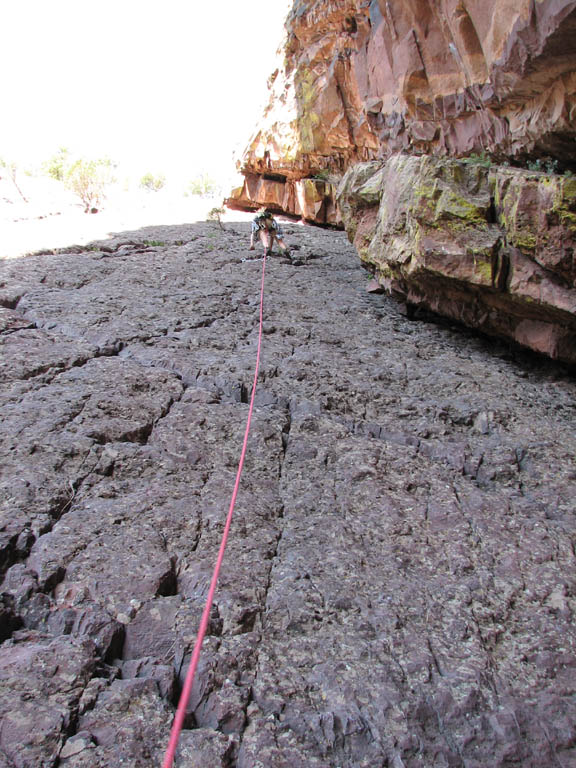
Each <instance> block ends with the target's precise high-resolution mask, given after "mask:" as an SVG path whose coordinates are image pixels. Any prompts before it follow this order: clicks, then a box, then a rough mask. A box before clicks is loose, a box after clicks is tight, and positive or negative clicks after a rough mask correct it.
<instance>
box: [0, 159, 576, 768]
mask: <svg viewBox="0 0 576 768" xmlns="http://www.w3.org/2000/svg"><path fill="white" fill-rule="evenodd" d="M372 170H373V168H372ZM359 172H360V171H359ZM371 178H372V175H371V174H366V175H365V181H366V185H367V186H366V190H367V191H366V194H367V195H368V197H369V198H370V199H373V200H375V199H376V198H377V187H376V186H374V185H372V188H371V191H370V183H369V182H370V179H371ZM499 184H500V187H499V189H500V194H501V198H502V200H503V201H506V200H510V199H511V198H509V195H511V194H512V193H513V190H512V189H511V188H510V185H508V186H506V185H505V184H504V181H501V182H499ZM483 199H484V198H483V197H482V195H478V206H479V208H480V209H481V208H482V206H483V203H482V200H483ZM502 205H503V209H506V210H508V209H509V208H510V206H509V205H508V204H507V203H506V202H503V204H502ZM512 209H514V206H511V208H510V210H512ZM507 215H509V216H510V215H511V214H507ZM514 221H515V224H514V227H515V231H516V232H517V237H518V239H519V240H521V239H522V237H523V226H524V224H523V220H522V219H519V218H518V216H516V218H515V219H514ZM226 227H227V228H226V230H225V231H224V232H220V231H219V229H218V227H217V226H216V225H210V224H191V225H186V226H182V227H164V228H149V229H146V230H142V231H139V232H131V233H126V235H122V236H118V237H116V238H115V239H111V240H108V241H103V242H101V243H97V244H94V245H93V246H92V247H91V248H90V249H88V250H82V249H76V250H74V249H70V251H69V252H66V253H45V254H41V255H33V256H29V257H26V258H22V259H11V260H7V261H3V262H0V273H1V274H0V285H1V291H2V294H1V298H0V303H1V304H2V305H3V307H4V309H3V311H2V313H1V315H0V318H1V321H2V325H0V342H1V343H2V344H3V345H4V349H9V350H10V352H9V358H7V360H8V362H7V363H5V362H4V357H3V358H2V360H3V363H4V365H3V366H2V369H1V373H2V379H1V382H0V407H1V414H2V418H1V420H0V445H1V446H2V448H1V451H2V456H1V461H0V473H1V482H2V531H1V533H2V539H1V540H0V547H1V552H2V560H1V565H2V571H3V573H4V580H3V582H2V586H1V589H0V592H1V593H2V602H1V611H0V620H1V621H2V634H0V639H1V640H2V644H1V645H0V688H1V689H2V691H1V692H2V695H1V696H0V700H1V701H2V706H1V707H0V718H1V720H2V722H1V726H0V741H1V744H0V747H1V751H0V764H2V765H6V766H10V765H14V766H19V767H20V766H21V767H22V768H36V767H38V768H40V767H41V766H42V767H44V766H49V765H56V764H58V765H62V766H67V767H68V768H93V767H94V766H101V768H104V766H111V765H120V764H121V765H125V766H133V767H134V768H136V767H138V768H143V767H144V766H146V767H148V766H156V765H159V764H160V763H161V760H162V754H163V751H164V749H165V747H166V745H167V741H168V734H169V728H170V723H171V719H172V716H173V712H174V703H175V700H176V695H177V692H178V690H179V687H180V685H181V683H182V681H183V679H184V675H185V673H186V668H187V664H188V661H189V658H190V654H191V648H192V644H193V640H194V637H195V632H196V629H197V626H198V621H199V617H200V614H201V611H202V608H203V604H204V599H205V595H206V591H207V587H208V581H209V578H210V574H211V569H212V566H213V562H214V558H215V554H216V551H217V548H218V545H219V539H220V535H221V532H222V528H223V521H224V517H225V515H226V512H227V509H228V505H229V501H230V496H231V492H232V487H233V483H234V477H235V472H236V466H237V461H238V457H239V454H240V449H241V443H242V436H243V432H244V424H245V418H246V413H247V401H248V397H249V390H250V386H251V382H252V378H253V365H254V358H255V351H256V342H257V335H258V334H257V320H258V299H259V285H260V271H261V266H262V262H261V261H259V260H257V259H254V258H253V256H254V253H253V252H250V251H249V250H248V240H249V225H248V224H246V223H234V224H233V225H226ZM285 229H286V231H287V241H288V243H289V244H290V245H291V246H293V254H294V256H295V257H296V259H295V263H293V264H291V263H289V262H288V261H287V260H286V259H284V258H282V257H279V256H276V255H275V256H273V257H272V258H271V259H270V260H269V262H268V265H267V275H266V299H265V308H264V329H263V330H264V333H263V351H262V360H261V372H260V377H259V384H258V391H257V396H256V407H255V412H254V419H253V426H252V434H251V437H250V441H249V448H248V454H247V459H246V465H245V471H244V475H243V478H242V483H241V486H240V494H239V497H238V502H237V506H236V513H235V519H234V522H233V526H232V535H231V539H230V542H229V547H228V550H227V553H226V558H225V561H224V566H223V570H222V574H221V579H220V583H219V587H218V591H217V596H216V602H215V606H214V608H213V611H212V614H211V618H210V627H209V633H208V637H207V639H206V643H205V646H204V649H203V654H202V657H201V660H200V665H199V669H198V677H197V680H196V683H195V686H194V689H193V691H192V696H191V700H190V704H189V708H188V716H187V718H186V722H185V726H186V727H185V730H184V732H183V736H182V739H181V743H180V747H179V753H178V757H177V761H176V765H179V766H182V767H183V766H214V767H215V768H231V766H236V767H237V768H263V767H264V766H266V768H288V766H289V767H290V768H294V767H297V766H302V768H304V766H306V767H307V768H308V767H309V766H312V767H313V768H329V767H330V768H336V767H337V766H340V768H344V767H345V768H368V767H370V768H373V766H385V765H389V766H394V768H399V767H400V766H404V767H405V768H416V767H417V766H422V765H425V766H429V767H430V768H441V767H444V766H448V765H449V766H466V768H485V766H488V765H490V766H494V768H504V767H505V766H509V765H514V764H516V765H522V766H531V767H532V768H549V766H552V765H557V766H563V767H564V768H568V766H570V765H572V764H574V762H575V761H576V728H575V726H574V723H575V722H576V711H575V704H574V701H575V692H576V656H575V653H574V641H575V632H574V610H575V602H574V594H575V589H576V578H575V573H576V572H575V560H576V558H575V556H574V517H575V514H576V509H575V504H574V499H575V498H576V473H575V467H574V455H575V452H576V440H575V436H574V416H575V408H576V386H575V383H574V379H573V377H572V376H571V374H570V372H569V371H568V370H566V369H564V368H563V367H562V366H561V365H559V364H557V363H553V362H543V361H542V359H541V358H535V357H532V356H530V355H528V354H524V353H520V352H518V351H514V350H512V349H509V348H507V347H506V346H505V345H502V344H500V343H498V342H493V341H486V340H485V339H484V338H480V337H475V336H473V335H472V334H470V333H466V332H463V331H461V330H458V329H457V328H453V327H450V326H449V325H447V324H444V325H442V324H439V323H437V322H432V318H430V317H426V316H424V318H423V320H422V322H419V323H414V322H412V321H410V320H409V319H408V318H407V317H405V316H403V315H402V314H401V313H400V312H399V309H398V305H397V304H396V303H395V302H393V301H392V300H391V299H390V298H389V297H387V296H386V295H377V294H374V293H369V292H368V291H367V290H366V288H367V286H368V285H369V279H370V277H371V276H370V275H368V273H367V272H366V271H365V270H363V269H362V267H361V265H359V264H358V262H357V257H356V255H355V253H354V250H353V248H352V247H351V246H350V244H349V243H348V242H347V240H346V236H345V235H344V234H343V233H338V232H329V231H326V230H318V229H313V228H310V227H306V226H297V225H293V224H290V223H285ZM544 234H545V236H546V237H550V238H553V237H556V235H555V234H554V232H552V230H550V232H548V233H544ZM543 236H544V235H543ZM150 242H155V243H158V245H156V246H153V247H150V245H149V243H150ZM160 243H162V244H160ZM550 253H552V251H550ZM546 264H547V266H546V268H547V269H548V268H550V262H546ZM557 268H558V269H559V270H565V269H566V265H565V264H564V262H562V263H560V262H559V263H558V264H557Z"/></svg>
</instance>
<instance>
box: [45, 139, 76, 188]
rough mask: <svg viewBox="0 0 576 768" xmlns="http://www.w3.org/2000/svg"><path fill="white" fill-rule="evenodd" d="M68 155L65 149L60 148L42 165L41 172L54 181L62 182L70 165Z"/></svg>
mask: <svg viewBox="0 0 576 768" xmlns="http://www.w3.org/2000/svg"><path fill="white" fill-rule="evenodd" d="M70 162H71V161H70V153H69V151H68V150H67V149H66V147H60V149H59V150H58V152H56V153H55V154H53V155H52V157H51V158H50V159H49V160H47V161H46V162H45V163H44V164H43V165H42V171H43V172H44V173H45V174H46V175H47V176H50V177H51V178H53V179H56V181H64V180H65V178H66V174H67V172H68V168H69V165H70Z"/></svg>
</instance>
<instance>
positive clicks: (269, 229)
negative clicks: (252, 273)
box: [250, 208, 290, 257]
mask: <svg viewBox="0 0 576 768" xmlns="http://www.w3.org/2000/svg"><path fill="white" fill-rule="evenodd" d="M251 226H252V229H251V232H250V250H251V251H253V250H254V248H255V246H254V237H255V235H256V233H258V234H259V237H260V242H261V243H262V247H263V248H264V253H265V254H266V256H270V254H271V253H272V246H273V245H274V240H276V242H277V243H278V245H279V246H280V248H281V249H282V252H283V253H284V254H285V255H286V256H288V257H290V249H289V248H288V246H287V245H286V243H285V242H284V233H283V231H282V227H281V226H280V224H278V222H277V221H276V219H275V218H274V217H273V216H272V214H271V213H270V211H267V210H266V209H265V208H263V209H261V210H260V211H259V212H258V214H257V215H256V216H255V217H254V218H253V219H252V225H251Z"/></svg>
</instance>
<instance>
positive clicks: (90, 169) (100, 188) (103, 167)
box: [65, 158, 114, 213]
mask: <svg viewBox="0 0 576 768" xmlns="http://www.w3.org/2000/svg"><path fill="white" fill-rule="evenodd" d="M112 169H113V164H112V162H111V161H110V160H108V159H100V160H87V159H85V158H80V159H79V160H76V162H74V163H72V165H71V166H70V167H69V168H68V171H67V172H66V177H65V184H66V186H67V187H68V188H69V189H71V190H72V192H74V194H75V195H77V196H78V197H79V198H80V200H81V201H82V202H83V204H84V211H85V213H95V212H97V210H98V208H99V207H100V205H101V204H102V201H103V200H104V197H105V190H106V188H107V187H108V186H109V185H110V184H111V183H112V182H113V180H114V179H113V176H112Z"/></svg>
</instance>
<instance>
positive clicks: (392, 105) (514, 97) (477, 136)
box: [232, 0, 576, 222]
mask: <svg viewBox="0 0 576 768" xmlns="http://www.w3.org/2000/svg"><path fill="white" fill-rule="evenodd" d="M575 41H576V2H575V1H574V0H536V2H534V0H486V2H478V0H440V1H438V0H372V1H371V2H365V1H364V0H362V1H361V0H294V3H293V5H292V10H291V12H290V13H289V15H288V17H287V20H286V25H285V37H284V40H283V42H282V44H281V46H280V49H279V57H278V67H277V69H276V71H275V72H274V73H273V74H272V75H271V77H270V79H269V87H270V101H269V104H268V106H267V107H266V109H265V111H264V114H263V116H262V118H261V120H260V122H259V123H258V125H257V127H256V128H255V131H254V134H253V136H252V138H251V139H250V141H249V143H248V146H247V148H246V150H245V153H244V156H243V159H242V164H241V165H242V172H243V173H245V174H246V181H245V184H244V187H243V188H242V189H238V190H235V192H234V193H233V195H232V199H234V200H235V201H236V203H241V204H243V205H245V206H247V207H250V206H251V205H252V206H253V205H254V204H266V205H277V206H279V207H281V208H283V210H285V211H287V212H290V213H295V214H297V215H302V216H304V217H305V218H311V215H312V214H313V209H311V208H310V207H306V206H302V204H301V194H300V193H299V189H300V187H299V185H301V184H302V182H301V181H300V180H302V179H306V178H309V177H313V176H315V175H317V174H318V173H319V172H320V173H321V174H322V173H324V174H327V175H328V177H329V176H330V173H332V174H336V175H338V174H341V173H342V172H343V171H345V170H346V169H347V168H349V167H350V166H351V165H353V164H354V163H356V162H359V161H366V160H370V159H375V158H376V157H378V156H382V155H384V156H387V155H388V154H390V153H393V152H399V151H408V152H411V153H412V152H418V153H420V152H424V153H431V154H439V155H446V154H448V155H456V156H461V155H465V154H469V153H472V152H476V153H480V152H485V151H487V152H489V153H491V154H494V155H495V156H497V157H510V156H515V157H526V156H530V155H532V156H543V155H551V156H552V157H554V158H557V159H558V160H559V161H560V162H561V163H564V164H567V165H568V166H569V167H570V166H574V139H575V138H576V132H575V127H574V126H575V123H574V110H575V109H576V44H575ZM319 191H320V192H321V191H322V188H320V190H319ZM332 200H333V197H332V191H331V190H326V195H325V205H324V207H323V208H322V211H321V213H322V216H326V215H327V211H330V213H329V218H328V219H326V218H322V216H319V217H318V221H319V222H324V221H325V220H326V221H328V220H329V221H336V220H337V219H338V216H337V212H334V211H333V208H332Z"/></svg>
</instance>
